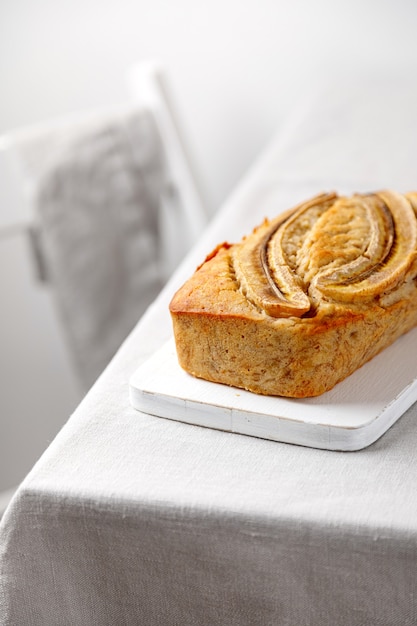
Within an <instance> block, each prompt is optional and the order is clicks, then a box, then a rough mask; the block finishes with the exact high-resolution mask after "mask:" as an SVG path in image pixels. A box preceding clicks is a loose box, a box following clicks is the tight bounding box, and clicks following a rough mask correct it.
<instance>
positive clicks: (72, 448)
mask: <svg viewBox="0 0 417 626" xmlns="http://www.w3.org/2000/svg"><path fill="white" fill-rule="evenodd" d="M400 87H401V90H402V91H400V92H399V91H398V90H397V91H395V90H394V87H393V88H392V90H391V88H390V85H389V86H388V89H387V85H386V83H385V84H383V85H382V87H381V86H379V85H375V86H374V87H373V88H371V87H370V86H369V85H367V86H366V90H365V91H366V93H365V91H364V89H365V88H363V87H362V86H360V87H357V88H355V89H347V88H346V89H344V87H343V86H342V88H337V89H336V88H335V89H334V90H330V91H329V92H328V93H327V94H326V93H324V92H320V94H319V97H318V99H317V100H316V101H313V100H311V101H309V102H308V104H306V103H305V104H304V105H303V107H302V108H301V110H299V111H298V112H295V113H294V116H292V118H291V120H289V122H288V125H287V126H286V128H284V129H283V132H282V133H279V135H278V136H277V137H276V138H275V139H274V140H273V141H272V143H271V145H270V146H269V147H268V149H267V150H266V152H265V154H264V155H263V156H261V158H260V159H259V160H258V161H257V163H256V164H255V165H254V166H253V168H252V169H251V171H250V172H249V173H248V175H247V176H246V177H245V178H244V180H243V181H242V183H241V184H240V185H239V187H238V188H237V189H236V191H235V192H234V193H233V194H232V196H231V197H230V199H229V201H228V202H227V203H226V204H225V206H224V207H223V208H222V209H221V210H220V211H219V213H218V214H217V216H216V218H215V219H214V221H213V222H212V224H211V227H210V228H209V229H208V230H207V231H206V233H205V234H204V236H203V237H202V239H201V240H200V241H199V242H198V243H197V244H196V246H195V247H194V249H193V250H192V251H191V253H190V254H189V255H188V257H187V258H186V260H185V261H184V262H183V264H182V265H181V266H180V268H179V269H178V271H177V272H176V274H175V275H174V276H173V278H172V279H171V280H170V282H169V283H168V285H167V286H166V287H165V288H164V290H163V291H162V293H161V294H160V296H159V297H158V298H157V300H156V301H155V302H154V303H153V304H152V305H151V307H150V308H149V310H148V311H147V313H146V314H145V316H144V317H143V318H142V319H141V321H140V322H139V324H138V325H137V327H136V328H135V329H134V331H133V332H132V333H131V335H130V336H129V338H128V339H127V340H126V342H125V343H124V344H123V345H122V347H121V349H120V350H119V352H118V354H117V355H116V357H115V358H114V359H113V361H112V362H111V364H110V365H109V367H108V368H107V369H106V370H105V371H104V373H103V374H102V376H101V377H100V378H99V380H98V381H97V383H96V384H95V385H94V386H93V388H92V389H91V391H90V392H89V393H88V394H87V396H86V397H85V399H84V400H83V402H82V403H81V405H80V406H79V407H78V409H77V410H76V411H75V413H74V415H72V416H71V417H70V419H69V421H68V422H67V424H66V425H65V427H64V428H63V429H62V431H61V432H60V433H59V435H58V436H57V437H56V439H55V440H54V441H53V442H52V443H51V445H50V446H49V448H48V450H47V451H46V452H45V453H44V455H43V456H42V458H41V459H40V460H39V461H38V463H37V464H36V465H35V467H34V468H33V470H32V471H31V472H30V473H29V475H28V476H27V477H26V479H25V480H24V482H23V484H22V485H21V486H20V488H19V489H18V491H17V493H16V495H15V497H14V499H13V500H12V502H11V505H10V506H9V508H8V510H7V512H6V514H5V516H4V518H3V520H2V524H1V529H0V558H1V561H0V563H1V565H0V622H1V624H4V625H8V626H18V625H19V626H24V625H26V624H35V625H38V624H39V625H43V626H48V625H61V624H62V625H67V624H68V625H71V626H73V625H82V626H86V625H93V624H94V625H97V626H106V625H116V624H117V625H118V626H122V625H125V624H126V625H130V624H132V625H136V624H141V625H142V624H143V625H144V626H161V625H178V626H191V625H198V626H206V625H207V626H214V625H219V626H245V625H258V624H259V625H262V626H266V625H271V626H307V625H314V626H339V625H341V626H351V625H352V626H359V625H361V626H362V625H363V626H365V625H366V626H368V625H369V626H371V625H378V626H391V625H392V626H394V625H395V626H412V625H413V624H417V407H416V405H414V406H413V407H411V408H410V409H409V410H408V411H407V412H406V414H405V415H404V416H403V417H402V418H401V419H400V420H399V421H398V422H397V423H396V424H395V425H394V426H393V427H392V428H391V429H390V430H389V431H388V432H387V433H386V434H385V435H384V436H383V437H382V438H381V439H379V440H378V441H377V442H376V443H375V444H373V445H371V446H369V447H368V448H365V449H364V450H362V451H359V452H348V453H342V452H331V451H321V450H316V449H310V448H303V447H300V446H296V445H288V444H281V443H275V442H271V441H265V440H261V439H256V438H251V437H247V436H242V435H236V434H229V433H225V432H219V431H215V430H210V429H205V428H201V427H197V426H190V425H187V424H182V423H177V422H173V421H170V420H165V419H162V418H158V417H152V416H149V415H145V414H141V413H139V412H137V411H135V410H134V409H133V408H131V407H130V404H129V386H128V381H129V377H130V376H131V374H133V372H134V371H135V369H136V368H137V367H138V365H139V364H140V363H141V362H143V361H144V360H145V359H146V358H147V357H148V356H149V355H151V354H152V353H153V352H154V351H155V350H156V349H157V348H158V347H159V346H161V345H162V344H163V343H164V342H165V340H166V339H168V338H169V337H170V336H171V332H172V331H171V322H170V319H169V314H168V309H167V307H168V302H169V300H170V298H171V296H172V294H173V292H174V290H175V289H176V288H177V287H178V286H179V285H180V284H181V283H182V281H183V280H184V279H185V278H186V277H187V276H188V275H189V274H190V273H191V272H192V271H193V270H194V268H195V266H196V265H197V264H198V263H199V262H201V261H202V260H203V259H204V257H205V255H206V254H207V253H208V252H210V250H211V248H213V247H214V246H215V245H216V244H217V243H219V242H221V241H224V240H229V241H237V240H238V239H239V238H240V236H241V235H243V234H244V233H246V232H248V230H251V229H252V227H253V226H254V225H256V224H257V222H259V221H260V220H262V219H263V218H264V217H265V216H271V217H272V216H274V215H275V214H277V213H278V212H279V211H281V210H284V209H286V208H288V207H290V206H292V205H294V204H295V203H297V202H298V201H301V200H304V199H306V198H308V197H309V196H310V195H314V194H316V193H317V192H319V191H322V190H329V189H336V190H337V191H340V192H345V191H346V192H353V191H365V190H373V189H377V188H381V187H394V188H395V189H397V190H398V191H407V190H410V189H413V188H414V189H417V156H416V150H415V138H416V137H417V121H416V120H417V116H416V115H415V111H416V110H417V92H416V90H415V89H414V88H413V85H412V84H410V82H408V83H401V85H400ZM396 89H397V88H396ZM369 393H370V394H372V389H370V390H369ZM41 418H42V416H37V417H36V419H41ZM34 419H35V417H34ZM22 436H23V435H22Z"/></svg>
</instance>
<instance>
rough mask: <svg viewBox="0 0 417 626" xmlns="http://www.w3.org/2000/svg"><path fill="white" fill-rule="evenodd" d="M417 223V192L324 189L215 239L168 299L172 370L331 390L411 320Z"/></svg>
mask: <svg viewBox="0 0 417 626" xmlns="http://www.w3.org/2000/svg"><path fill="white" fill-rule="evenodd" d="M416 216H417V193H409V194H405V195H402V194H398V193H395V192H393V191H381V192H377V193H373V194H356V195H353V196H351V197H345V196H338V195H337V194H336V193H324V194H321V195H319V196H317V197H315V198H313V199H311V200H309V201H307V202H305V203H303V204H301V205H299V206H297V207H295V208H294V209H292V210H290V211H288V212H286V213H285V214H282V215H279V216H278V217H276V218H275V219H272V220H268V219H266V220H265V221H264V223H263V224H261V225H260V226H258V227H257V228H255V230H254V231H253V232H252V233H251V234H250V235H249V236H248V237H245V238H244V239H243V240H242V241H241V242H239V243H236V244H233V245H232V244H229V243H223V244H220V245H219V246H218V247H217V248H216V249H215V250H214V251H213V252H212V253H211V254H210V255H209V256H208V257H207V258H206V260H205V261H204V263H203V264H202V265H201V266H200V267H199V268H198V269H197V270H196V272H195V273H194V275H193V276H191V277H190V279H189V280H188V281H187V282H186V283H185V284H184V285H183V286H182V287H181V288H180V289H179V290H178V291H177V293H176V294H175V295H174V297H173V299H172V301H171V303H170V312H171V316H172V321H173V328H174V336H175V343H176V349H177V355H178V360H179V363H180V365H181V367H182V368H183V369H185V370H186V371H187V372H189V373H190V374H192V375H194V376H197V377H199V378H203V379H206V380H209V381H213V382H217V383H224V384H227V385H232V386H235V387H240V388H244V389H247V390H250V391H252V392H255V393H259V394H266V395H279V396H288V397H294V398H303V397H308V396H317V395H320V394H322V393H323V392H325V391H328V390H329V389H331V388H332V387H334V385H336V384H337V383H338V382H340V381H342V380H343V379H344V378H346V377H347V376H349V375H350V374H351V373H352V372H354V371H355V370H356V369H357V368H359V367H360V366H361V365H363V364H364V363H365V362H366V361H368V360H369V359H371V358H372V357H374V356H375V355H376V354H377V353H378V352H380V351H381V350H383V349H384V348H385V347H387V346H388V345H389V344H391V343H392V342H393V341H395V339H397V338H398V337H399V336H400V335H402V334H403V333H405V332H407V331H408V330H410V329H411V328H412V327H414V326H416V325H417V219H416ZM387 366H389V365H387Z"/></svg>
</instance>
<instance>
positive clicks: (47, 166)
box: [0, 64, 207, 388]
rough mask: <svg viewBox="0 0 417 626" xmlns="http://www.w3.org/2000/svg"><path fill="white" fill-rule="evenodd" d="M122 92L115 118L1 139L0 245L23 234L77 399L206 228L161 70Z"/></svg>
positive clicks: (134, 77) (144, 73) (135, 74)
mask: <svg viewBox="0 0 417 626" xmlns="http://www.w3.org/2000/svg"><path fill="white" fill-rule="evenodd" d="M129 80H130V85H131V89H132V102H131V103H129V105H127V106H126V107H124V108H123V109H117V110H112V111H102V112H92V113H88V114H83V115H77V116H72V117H71V118H69V119H65V120H58V121H54V122H50V123H48V124H43V125H40V126H37V127H32V128H29V129H23V130H20V131H18V132H15V133H11V134H10V135H8V136H5V137H3V138H0V240H1V237H2V236H3V237H7V236H8V234H9V235H10V234H11V233H13V232H16V230H19V229H20V230H22V229H23V230H24V231H26V232H27V233H29V234H30V240H31V242H32V248H33V250H34V252H35V255H34V258H35V259H37V260H38V263H37V265H38V270H39V274H40V275H41V276H42V277H44V278H45V277H46V279H47V281H48V283H49V284H50V286H51V288H52V290H53V292H54V296H55V300H56V304H57V309H58V311H59V313H60V317H61V320H62V322H63V325H64V328H65V331H66V335H67V343H68V347H69V349H70V351H71V352H72V353H73V356H74V362H75V365H76V368H77V371H78V373H79V375H80V377H81V379H82V381H83V383H84V386H85V387H86V388H88V386H90V384H91V383H92V382H93V381H94V380H95V378H96V377H97V376H98V375H99V374H100V372H101V371H102V369H103V368H104V367H105V365H106V364H107V363H108V361H109V360H110V358H111V357H112V355H113V354H114V352H115V351H116V349H117V348H118V347H119V345H120V343H121V342H122V341H123V339H124V338H125V337H126V335H127V334H128V332H129V331H130V330H131V328H132V327H133V326H134V324H135V323H136V321H137V320H138V319H139V317H140V316H141V315H142V313H143V312H144V310H145V309H146V308H147V306H148V305H149V304H150V302H151V301H152V300H153V299H154V297H155V296H156V295H157V293H158V291H159V290H160V288H161V287H162V285H163V284H164V282H165V281H166V279H167V278H168V277H169V275H170V274H171V273H172V271H173V270H174V269H175V267H176V265H177V264H178V263H179V261H180V260H181V258H182V257H183V256H184V254H185V253H186V252H187V251H188V249H189V248H190V247H191V245H192V244H193V242H194V241H195V238H196V237H198V235H199V234H200V233H201V232H202V230H203V228H204V225H205V224H206V221H207V214H206V211H205V208H204V206H203V202H202V200H201V195H200V193H199V191H198V186H197V184H196V182H195V178H194V176H193V172H192V167H191V165H190V160H189V158H188V157H187V154H186V150H185V148H184V144H183V142H182V140H181V133H180V132H179V129H178V125H177V123H176V121H175V119H174V115H173V111H172V106H171V104H170V103H169V102H168V98H167V91H166V84H165V82H164V79H163V72H162V71H161V68H160V67H158V66H156V65H155V64H139V65H137V66H135V67H134V68H132V71H131V72H130V79H129Z"/></svg>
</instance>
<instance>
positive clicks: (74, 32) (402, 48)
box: [0, 0, 417, 211]
mask: <svg viewBox="0 0 417 626" xmlns="http://www.w3.org/2000/svg"><path fill="white" fill-rule="evenodd" d="M416 32H417V3H416V2H415V0H210V1H209V0H205V1H202V0H152V1H150V0H82V1H80V0H78V1H77V0H0V79H1V83H0V90H1V93H0V133H2V132H4V131H6V130H9V129H11V128H14V127H18V126H21V125H26V124H28V123H31V122H36V121H39V120H44V119H48V118H49V117H55V116H60V115H62V114H66V113H68V112H72V111H78V110H82V109H85V108H94V107H97V106H103V105H104V106H105V105H107V104H113V103H119V102H122V101H124V100H125V99H126V98H127V97H128V93H127V88H126V82H125V76H126V69H127V68H128V67H129V65H130V64H132V63H134V62H136V61H140V60H144V59H149V58H152V59H158V60H159V61H160V62H162V63H163V64H164V65H165V67H166V68H167V72H168V77H169V81H170V84H171V90H172V92H173V96H174V98H175V102H176V105H177V108H178V110H179V113H180V116H181V119H182V121H183V126H184V129H185V131H186V135H187V138H188V142H189V144H190V148H191V150H192V153H193V155H194V158H195V161H196V165H197V168H198V170H199V172H200V177H201V182H202V185H203V189H204V191H205V194H206V197H207V202H208V205H209V208H210V209H211V210H212V211H214V210H216V209H217V208H218V206H219V205H220V204H221V203H222V201H223V200H224V198H225V197H226V196H227V194H228V193H229V192H230V190H231V189H232V188H233V186H234V185H235V184H236V183H237V182H238V180H239V178H240V177H241V176H242V175H243V173H244V172H245V170H246V168H247V167H248V166H249V165H250V163H251V162H252V160H253V159H254V158H255V156H256V155H257V154H258V152H259V151H260V150H261V149H262V148H263V146H264V145H265V143H266V142H267V141H268V138H269V137H270V135H271V133H272V132H274V131H275V130H277V129H279V127H280V126H281V124H282V123H283V119H284V118H285V115H286V114H287V113H288V111H289V110H290V109H291V107H292V106H293V105H294V103H295V102H297V100H298V98H299V97H300V96H302V95H303V94H304V93H306V92H307V91H308V90H309V89H311V86H312V85H313V86H314V84H315V83H316V82H317V81H319V80H321V79H322V78H323V76H324V77H326V75H327V74H329V75H330V73H331V72H333V71H334V68H337V69H338V71H339V72H341V73H343V72H344V71H346V69H347V68H352V67H353V68H355V67H358V68H361V69H363V67H364V66H369V67H370V68H373V67H377V68H386V69H391V68H393V67H397V66H398V65H401V66H406V65H408V64H410V63H412V62H413V61H414V60H415V59H417V37H416Z"/></svg>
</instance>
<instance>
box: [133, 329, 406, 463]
mask: <svg viewBox="0 0 417 626" xmlns="http://www.w3.org/2000/svg"><path fill="white" fill-rule="evenodd" d="M130 400H131V404H132V406H133V407H134V408H135V409H138V410H139V411H142V412H144V413H148V414H150V415H155V416H158V417H164V418H168V419H172V420H176V421H180V422H187V423H189V424H195V425H198V426H205V427H208V428H215V429H218V430H225V431H228V432H233V433H240V434H244V435H251V436H254V437H261V438H263V439H270V440H273V441H281V442H286V443H293V444H299V445H303V446H309V447H313V448H321V449H326V450H346V451H347V450H360V449H361V448H365V447H366V446H369V445H370V444H371V443H373V442H374V441H376V440H377V439H378V438H379V437H381V435H383V434H384V433H385V432H386V431H387V430H388V429H389V428H390V427H391V426H392V425H393V424H394V423H395V422H396V421H397V420H398V419H399V418H400V417H401V415H403V413H404V412H405V411H406V410H407V409H408V408H409V407H410V406H411V405H412V404H413V403H414V402H415V401H416V400H417V328H415V329H414V330H412V331H411V332H409V333H408V334H407V335H404V336H403V337H401V338H400V339H398V340H397V341H396V342H395V343H394V344H393V345H392V346H390V347H389V348H387V349H385V350H384V351H383V352H381V353H380V354H379V355H378V356H376V357H375V358H374V359H372V361H370V362H369V363H366V364H365V365H364V366H363V367H361V368H360V369H359V370H357V371H356V372H355V373H354V374H352V375H351V376H349V378H347V379H346V380H344V381H343V382H341V383H339V384H338V385H336V387H335V388H334V389H332V390H331V391H328V392H327V393H325V394H323V395H321V396H319V397H317V398H308V399H302V400H293V399H288V398H281V397H272V396H260V395H257V394H254V393H251V392H249V391H244V390H241V389H237V388H234V387H228V386H226V385H220V384H217V383H210V382H207V381H204V380H199V379H197V378H194V377H193V376H190V375H189V374H187V373H186V372H184V371H183V370H182V369H181V368H180V366H179V365H178V362H177V356H176V351H175V345H174V340H173V339H172V340H171V341H169V342H168V343H167V344H165V345H164V346H163V347H162V348H161V349H160V350H159V351H158V352H156V353H155V354H154V355H153V356H152V357H151V358H150V359H149V360H148V361H146V362H145V363H143V364H142V365H141V366H140V367H139V368H138V370H137V371H136V372H135V374H134V375H133V376H132V378H131V380H130ZM416 427H417V425H416Z"/></svg>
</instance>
